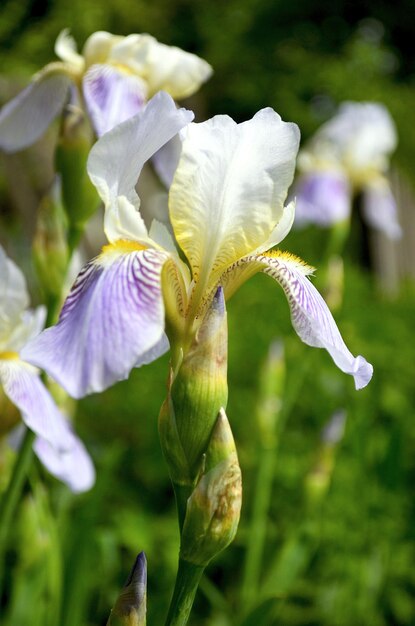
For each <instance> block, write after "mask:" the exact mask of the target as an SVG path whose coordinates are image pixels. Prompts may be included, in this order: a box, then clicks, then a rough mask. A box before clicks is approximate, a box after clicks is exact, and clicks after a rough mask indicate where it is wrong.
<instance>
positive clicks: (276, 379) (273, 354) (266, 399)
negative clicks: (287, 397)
mask: <svg viewBox="0 0 415 626" xmlns="http://www.w3.org/2000/svg"><path fill="white" fill-rule="evenodd" d="M284 386H285V358H284V344H283V343H282V341H273V342H272V344H271V346H270V349H269V352H268V357H267V359H266V361H265V363H264V365H263V367H262V369H261V372H260V377H259V401H258V408H257V420H258V426H259V430H260V435H261V440H262V446H263V447H264V448H272V447H274V445H275V440H276V436H277V432H276V430H277V426H278V419H279V416H280V412H281V407H282V398H283V395H284Z"/></svg>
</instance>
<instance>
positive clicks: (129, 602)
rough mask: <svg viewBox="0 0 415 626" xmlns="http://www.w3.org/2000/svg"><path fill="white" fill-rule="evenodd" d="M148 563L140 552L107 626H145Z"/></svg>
mask: <svg viewBox="0 0 415 626" xmlns="http://www.w3.org/2000/svg"><path fill="white" fill-rule="evenodd" d="M146 590H147V561H146V557H145V554H144V552H140V554H139V555H138V557H137V558H136V561H135V563H134V566H133V568H132V570H131V572H130V575H129V577H128V579H127V582H126V583H125V585H124V587H123V588H122V590H121V593H120V595H119V596H118V598H117V601H116V603H115V605H114V608H113V609H112V611H111V615H110V617H109V619H108V622H107V626H145V624H146V610H147V609H146V606H147V600H146V593H147V591H146Z"/></svg>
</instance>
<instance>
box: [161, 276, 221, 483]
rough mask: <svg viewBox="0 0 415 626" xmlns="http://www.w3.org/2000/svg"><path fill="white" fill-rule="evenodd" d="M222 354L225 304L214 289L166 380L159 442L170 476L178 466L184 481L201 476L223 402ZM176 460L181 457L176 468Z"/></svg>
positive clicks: (219, 292)
mask: <svg viewBox="0 0 415 626" xmlns="http://www.w3.org/2000/svg"><path fill="white" fill-rule="evenodd" d="M227 354H228V345H227V321H226V309H225V300H224V296H223V290H222V288H219V289H218V290H217V293H216V295H215V297H214V298H213V301H212V304H211V306H210V308H209V309H208V311H207V313H206V316H205V318H204V320H203V322H202V324H201V326H200V328H199V330H198V332H197V333H196V336H195V338H194V340H193V342H192V344H191V346H190V348H189V350H188V351H187V353H186V354H185V355H184V356H183V360H182V362H181V365H180V367H179V370H178V372H177V373H176V375H175V376H174V378H173V376H172V377H171V380H172V384H171V387H170V393H169V397H168V400H167V402H168V404H167V405H165V407H164V411H165V414H164V416H162V419H161V426H160V438H161V441H162V447H163V451H164V454H165V456H166V459H167V461H168V463H169V465H170V466H171V468H170V471H171V473H172V476H173V475H177V474H178V473H180V471H181V469H182V468H183V466H186V467H187V468H188V476H187V477H183V479H186V480H187V479H188V478H189V477H190V479H191V480H192V481H194V480H195V479H196V478H197V476H198V474H199V472H200V468H201V462H202V458H203V454H204V453H205V452H206V449H207V446H208V443H209V440H210V438H211V434H212V429H213V427H214V425H215V422H216V419H217V415H218V413H219V410H220V408H221V407H224V406H226V402H227V398H228V386H227ZM169 422H170V424H169ZM178 456H180V457H183V458H182V460H181V461H180V463H178V462H177V459H178ZM177 482H180V480H179V481H177Z"/></svg>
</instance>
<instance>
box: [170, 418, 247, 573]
mask: <svg viewBox="0 0 415 626" xmlns="http://www.w3.org/2000/svg"><path fill="white" fill-rule="evenodd" d="M241 505H242V478H241V470H240V467H239V463H238V457H237V454H236V448H235V442H234V439H233V436H232V431H231V428H230V425H229V422H228V419H227V417H226V414H225V411H224V410H223V409H222V410H221V411H220V413H219V416H218V418H217V421H216V424H215V428H214V430H213V432H212V436H211V439H210V442H209V446H208V449H207V452H206V457H205V464H204V469H203V473H202V475H201V477H200V479H199V481H198V483H197V485H196V487H195V489H194V491H193V493H192V495H191V496H190V498H189V499H188V501H187V509H186V517H185V520H184V525H183V530H182V536H181V549H180V558H181V559H182V560H183V561H187V562H189V563H193V564H194V565H198V566H202V567H204V566H206V565H207V564H208V563H209V561H210V560H211V559H212V558H213V557H214V556H216V555H217V554H218V553H219V552H221V551H222V550H223V549H224V548H226V546H228V545H229V544H230V543H231V541H232V540H233V539H234V537H235V534H236V531H237V529H238V523H239V516H240V511H241Z"/></svg>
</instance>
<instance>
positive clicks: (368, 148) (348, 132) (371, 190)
mask: <svg viewBox="0 0 415 626" xmlns="http://www.w3.org/2000/svg"><path fill="white" fill-rule="evenodd" d="M396 144H397V136H396V129H395V125H394V122H393V120H392V118H391V116H390V115H389V112H388V110H387V109H386V107H384V106H383V105H381V104H377V103H372V102H345V103H344V104H342V105H341V107H340V109H339V111H338V113H337V114H336V115H335V116H334V117H333V118H332V119H331V120H329V121H328V122H326V123H325V124H323V126H321V128H319V129H318V130H317V132H316V133H315V135H314V137H313V138H312V139H311V141H310V142H309V144H308V145H307V146H306V147H305V148H304V149H303V150H302V151H301V152H300V155H299V159H298V168H299V171H300V179H299V182H298V185H297V189H296V196H297V210H296V224H297V225H305V224H309V223H311V224H317V225H320V226H331V225H333V224H335V223H336V222H341V221H344V220H347V219H348V218H349V216H350V211H351V204H352V198H353V195H354V194H357V193H360V192H361V193H362V210H363V216H364V218H365V220H366V221H367V223H368V224H369V225H370V226H372V227H373V228H376V229H378V230H381V231H383V232H384V233H385V234H386V235H387V236H388V237H390V238H392V239H396V238H398V237H400V235H401V228H400V226H399V222H398V217H397V208H396V203H395V200H394V197H393V195H392V191H391V189H390V185H389V182H388V179H387V178H386V172H387V170H388V167H389V155H390V154H391V153H392V152H393V150H394V149H395V148H396Z"/></svg>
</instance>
